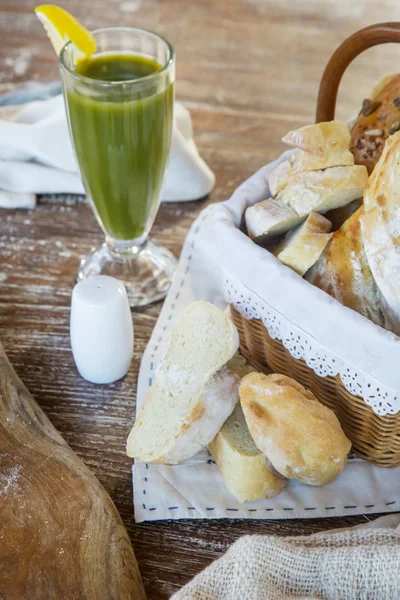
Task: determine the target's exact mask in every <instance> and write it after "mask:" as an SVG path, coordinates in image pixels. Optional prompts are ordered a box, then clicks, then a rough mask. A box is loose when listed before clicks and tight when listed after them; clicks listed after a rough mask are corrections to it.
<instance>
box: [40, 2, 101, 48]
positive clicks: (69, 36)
mask: <svg viewBox="0 0 400 600" xmlns="http://www.w3.org/2000/svg"><path fill="white" fill-rule="evenodd" d="M35 13H36V15H37V17H38V19H39V20H40V22H41V23H42V25H43V27H44V28H45V30H46V32H47V35H48V36H49V38H50V41H51V43H52V44H53V47H54V50H55V51H56V52H57V54H60V52H61V50H62V49H63V47H64V46H65V44H66V43H67V42H70V41H71V42H73V44H75V46H76V47H77V49H78V50H79V54H80V55H81V58H88V57H89V56H91V55H92V54H93V53H94V52H96V40H95V39H94V37H93V35H92V34H91V33H90V31H88V30H87V29H86V27H84V26H83V25H81V24H80V23H78V21H77V20H76V19H74V17H73V16H72V15H70V14H69V13H68V12H67V11H66V10H64V9H63V8H61V7H60V6H56V5H55V4H42V5H41V6H37V7H36V8H35Z"/></svg>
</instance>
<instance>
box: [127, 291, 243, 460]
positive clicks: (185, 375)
mask: <svg viewBox="0 0 400 600" xmlns="http://www.w3.org/2000/svg"><path fill="white" fill-rule="evenodd" d="M238 346H239V337H238V333H237V331H236V328H235V326H234V325H233V323H232V321H231V320H230V319H229V317H228V315H227V314H226V313H224V312H223V311H222V310H220V309H219V308H217V307H216V306H213V305H212V304H209V303H207V302H193V303H192V304H190V305H189V306H188V307H187V308H186V310H185V311H184V312H183V314H182V316H181V317H180V319H179V321H178V323H177V325H176V327H175V328H174V330H173V331H172V334H171V340H170V344H169V347H168V349H167V352H166V355H165V357H164V359H163V360H162V362H161V364H160V366H159V369H158V371H157V373H156V376H155V378H154V381H153V384H152V386H151V387H150V389H149V390H148V392H147V395H146V398H145V401H144V403H143V406H142V409H141V411H140V413H139V415H138V416H137V419H136V422H135V424H134V427H133V429H132V431H131V433H130V435H129V437H128V443H127V454H128V456H131V457H133V458H137V459H138V460H141V461H144V462H156V463H167V464H176V463H179V462H182V461H184V460H186V459H188V458H190V457H192V456H194V455H195V454H197V452H199V450H200V449H201V448H202V447H204V446H207V444H209V443H210V442H211V440H212V439H213V438H214V437H215V435H216V434H217V432H218V431H219V429H220V428H221V427H222V425H223V423H224V421H225V420H226V419H227V418H228V417H229V415H230V414H231V413H232V411H233V409H234V408H235V405H236V403H237V400H238V386H239V384H240V376H239V375H238V374H237V373H236V372H235V371H232V370H230V369H229V367H226V366H225V365H226V363H227V362H228V361H229V360H230V359H231V358H232V357H233V355H234V354H235V352H236V351H237V349H238Z"/></svg>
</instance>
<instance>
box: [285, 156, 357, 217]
mask: <svg viewBox="0 0 400 600" xmlns="http://www.w3.org/2000/svg"><path fill="white" fill-rule="evenodd" d="M367 181H368V173H367V169H366V168H365V167H363V166H354V167H331V168H329V169H325V170H324V171H306V172H304V173H298V174H297V175H294V176H293V177H291V178H290V180H289V183H288V184H287V185H286V187H284V188H283V190H282V191H281V192H279V194H278V195H277V197H276V200H278V201H280V202H283V203H284V204H287V205H288V206H290V207H291V208H292V209H293V210H295V211H296V212H297V214H298V215H300V216H306V215H309V214H310V213H311V212H314V211H315V212H322V213H326V212H327V211H328V210H332V209H333V208H339V207H340V206H345V205H346V204H348V203H349V202H352V201H353V200H356V198H360V197H361V196H362V195H363V192H364V188H365V186H366V185H367Z"/></svg>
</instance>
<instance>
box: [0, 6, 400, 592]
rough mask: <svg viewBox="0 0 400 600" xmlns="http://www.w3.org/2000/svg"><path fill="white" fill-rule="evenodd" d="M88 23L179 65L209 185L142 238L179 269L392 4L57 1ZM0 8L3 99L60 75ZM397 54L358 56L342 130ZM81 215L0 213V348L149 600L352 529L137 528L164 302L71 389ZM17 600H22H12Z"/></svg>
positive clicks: (74, 211)
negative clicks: (82, 472)
mask: <svg viewBox="0 0 400 600" xmlns="http://www.w3.org/2000/svg"><path fill="white" fill-rule="evenodd" d="M60 4H63V6H64V7H65V8H67V9H68V10H70V11H71V12H72V13H73V14H75V15H76V16H77V17H78V18H80V19H81V20H82V21H83V22H84V23H85V25H87V26H88V27H90V28H95V27H99V26H105V25H117V24H124V25H138V26H142V27H145V28H148V29H153V30H155V31H157V32H158V33H160V34H162V35H164V36H165V37H167V38H168V39H169V40H170V41H171V42H172V43H173V45H174V46H175V48H176V51H177V78H178V84H177V97H178V99H179V100H180V101H182V102H184V103H185V104H186V106H187V107H188V108H189V109H190V111H191V113H192V116H193V121H194V128H195V137H196V142H197V144H198V147H199V149H200V151H201V153H202V155H203V157H204V158H205V160H206V161H207V162H208V164H209V165H210V166H211V168H212V169H213V170H214V171H215V173H216V176H217V183H216V187H215V190H214V191H213V193H212V194H211V196H210V198H209V199H208V200H206V201H200V202H195V203H181V204H170V205H167V206H163V207H162V208H161V210H160V212H159V214H158V217H157V220H156V223H155V225H154V228H153V231H152V237H153V238H154V239H155V240H157V241H158V242H161V243H162V244H165V245H166V246H167V247H168V248H170V249H171V250H172V251H173V252H174V253H175V255H176V256H179V252H180V249H181V246H182V242H183V239H184V237H185V234H186V232H187V229H188V227H189V225H190V224H191V223H192V221H193V220H194V218H195V217H196V215H197V214H198V213H199V211H200V210H201V209H202V208H204V206H205V205H206V204H207V203H208V202H216V201H219V200H222V199H225V198H227V197H228V196H229V195H230V194H231V192H232V191H233V190H234V188H235V187H236V186H237V185H238V184H239V183H240V182H241V181H242V180H244V179H245V178H247V177H248V176H249V175H250V174H251V173H253V172H254V171H255V170H256V169H258V168H259V167H261V166H262V165H263V164H265V163H266V162H268V161H270V160H272V159H273V158H275V157H276V156H277V155H278V154H279V153H280V151H281V150H282V147H283V145H282V143H281V142H280V138H281V137H282V135H284V134H285V133H286V132H287V131H288V130H289V129H292V128H295V127H298V126H300V125H302V124H305V123H307V122H311V121H312V119H313V115H314V111H315V101H316V95H317V90H318V83H319V78H320V76H321V73H322V70H323V68H324V66H325V64H326V62H327V60H328V58H329V57H330V55H331V53H332V52H333V51H334V49H335V48H336V47H337V46H338V44H339V43H340V42H341V41H342V40H343V39H344V38H345V37H347V36H348V35H350V34H351V33H352V32H353V31H355V30H357V29H359V28H360V27H362V26H366V25H369V24H371V23H374V22H378V21H389V20H395V19H396V17H397V16H398V3H397V0H382V1H381V2H379V3H376V2H375V1H374V0H355V1H353V2H348V0H335V1H333V0H302V2H293V1H292V0H279V1H278V0H220V1H219V2H215V0H68V2H67V0H64V2H61V1H60ZM34 5H35V2H34V0H0V36H1V44H0V92H1V93H4V92H7V91H9V90H11V89H13V88H15V86H23V85H24V84H25V83H26V82H28V81H29V82H32V81H36V82H41V81H52V80H55V79H56V78H57V77H58V69H57V64H56V59H55V56H54V54H53V51H52V49H51V47H50V44H49V42H48V40H47V38H46V36H45V34H44V32H43V29H42V27H41V26H40V24H39V22H38V21H37V20H36V17H35V16H34V14H33V12H32V9H33V7H34ZM399 58H400V48H399V47H396V46H393V45H390V46H385V47H383V46H382V47H379V48H375V49H372V50H370V51H368V52H367V53H366V54H365V55H363V56H362V57H359V58H358V59H357V60H356V61H355V63H354V64H353V65H352V66H351V68H350V69H349V71H348V73H347V74H346V75H345V77H344V80H343V83H342V88H341V91H340V95H339V110H338V116H339V117H341V118H346V117H348V116H350V115H352V114H353V113H354V112H355V111H356V110H357V109H358V107H359V105H360V103H361V100H362V99H363V98H364V97H365V96H368V93H369V90H370V88H371V86H372V84H373V83H374V81H375V80H377V79H379V78H380V76H381V75H383V74H385V73H388V72H393V71H395V70H396V69H397V70H398V63H399ZM101 237H102V235H101V233H100V231H99V228H98V226H97V224H96V222H95V220H94V217H93V215H92V213H91V211H90V209H89V208H88V207H87V206H86V205H85V204H84V203H83V202H82V201H81V200H80V201H76V199H74V198H65V197H61V198H60V197H59V198H54V197H53V198H46V197H44V198H41V199H40V201H39V204H38V206H37V208H36V209H35V210H33V211H29V212H28V211H19V212H11V211H5V210H0V261H1V264H0V338H1V339H2V341H3V343H4V347H5V350H6V352H7V354H8V356H9V358H10V360H11V361H12V363H13V365H14V367H15V368H16V370H17V372H18V374H19V375H20V376H21V378H22V380H23V381H24V382H25V384H26V385H27V386H28V388H29V389H30V390H31V392H32V393H33V395H34V396H35V398H36V400H37V401H38V403H39V404H40V405H41V406H42V408H43V409H44V410H45V411H46V413H47V414H48V416H49V417H50V419H51V421H52V422H53V424H54V425H55V426H56V427H57V429H58V430H59V431H60V432H61V433H62V435H63V436H64V438H65V439H66V440H67V442H68V443H69V444H70V445H71V446H72V448H73V449H74V450H75V452H77V453H78V455H79V456H81V457H82V459H83V460H84V461H85V463H86V464H87V465H88V466H89V467H90V468H91V469H92V470H93V472H94V473H95V474H96V475H97V477H98V478H99V480H100V481H101V482H102V484H103V485H104V487H105V488H106V489H107V490H108V492H109V493H110V495H111V497H112V498H113V500H114V502H115V504H116V505H117V508H118V509H119V511H120V513H121V515H122V518H123V520H124V522H125V525H126V527H127V529H128V532H129V534H130V536H131V539H132V542H133V545H134V549H135V552H136V555H137V558H138V562H139V566H140V569H141V573H142V576H143V579H144V582H145V585H146V590H147V593H148V597H149V599H162V598H167V597H169V595H170V594H171V593H172V592H174V591H176V590H177V589H178V588H179V587H180V586H182V585H183V584H184V583H185V582H187V581H188V580H189V579H190V578H191V577H192V576H193V575H195V574H196V573H197V572H198V571H200V569H202V568H203V567H205V566H206V565H207V564H209V563H210V561H211V560H212V559H215V558H217V557H218V556H220V555H221V554H222V553H223V552H224V551H225V549H226V548H227V547H228V546H229V544H231V543H232V542H233V541H234V540H236V539H237V538H238V537H239V536H240V535H242V534H245V533H259V534H260V533H275V534H278V535H284V534H302V533H311V532H316V531H320V530H322V529H326V528H334V527H338V526H341V525H346V524H355V523H358V522H361V521H362V520H363V519H364V518H363V517H353V518H351V517H348V518H343V519H331V520H326V519H321V520H313V519H309V520H302V521H291V520H287V521H280V522H279V521H251V522H250V521H193V522H190V521H186V522H178V521H173V522H160V523H157V522H155V523H154V522H153V523H151V524H141V525H136V524H135V522H134V517H133V504H132V482H131V471H130V468H131V460H130V459H128V458H127V457H126V456H125V440H126V437H127V434H128V432H129V430H130V428H131V426H132V422H133V415H134V411H135V387H136V380H137V373H138V368H139V363H140V359H141V356H142V354H143V351H144V349H145V346H146V343H147V341H148V339H149V336H150V333H151V330H152V328H153V327H154V325H155V322H156V319H157V315H158V313H159V310H160V307H161V304H160V303H158V304H155V305H153V306H150V307H148V308H146V309H143V310H138V311H135V312H134V314H133V318H134V323H135V336H136V343H135V355H134V360H133V362H132V366H131V369H130V371H129V374H128V376H127V377H126V378H125V379H124V380H123V381H121V382H118V383H116V384H114V385H111V386H95V385H91V384H89V383H87V382H85V381H83V380H82V379H80V377H79V376H78V374H77V372H76V369H75V366H74V363H73V360H72V355H71V351H70V345H69V306H70V294H71V288H72V286H73V285H74V282H75V274H76V270H77V265H78V261H79V257H80V256H82V255H84V254H86V253H87V252H88V251H89V250H90V248H91V247H92V246H94V245H96V244H98V243H99V241H100V240H101ZM21 600H22V599H21Z"/></svg>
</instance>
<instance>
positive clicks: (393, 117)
mask: <svg viewBox="0 0 400 600" xmlns="http://www.w3.org/2000/svg"><path fill="white" fill-rule="evenodd" d="M399 129H400V74H395V75H389V76H386V77H385V78H384V79H383V80H382V81H381V82H380V83H379V84H378V85H377V86H375V88H374V90H373V92H372V96H371V98H370V99H365V100H364V102H363V105H362V108H361V112H360V114H359V115H358V117H357V119H356V121H355V123H354V125H353V127H352V130H351V142H350V150H351V151H352V152H353V154H354V159H355V163H356V164H358V165H365V166H366V167H367V169H368V172H369V173H371V172H372V170H373V168H374V166H375V165H376V163H377V162H378V160H379V158H380V156H381V154H382V151H383V147H384V144H385V140H386V139H387V138H388V137H389V136H390V135H392V134H393V133H395V132H396V131H398V130H399Z"/></svg>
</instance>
